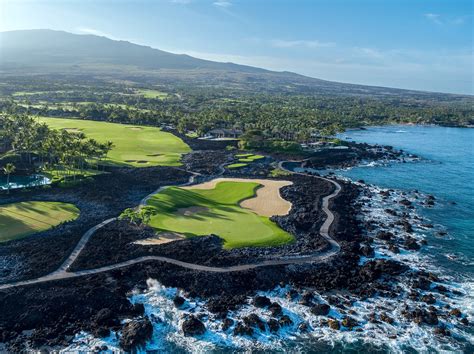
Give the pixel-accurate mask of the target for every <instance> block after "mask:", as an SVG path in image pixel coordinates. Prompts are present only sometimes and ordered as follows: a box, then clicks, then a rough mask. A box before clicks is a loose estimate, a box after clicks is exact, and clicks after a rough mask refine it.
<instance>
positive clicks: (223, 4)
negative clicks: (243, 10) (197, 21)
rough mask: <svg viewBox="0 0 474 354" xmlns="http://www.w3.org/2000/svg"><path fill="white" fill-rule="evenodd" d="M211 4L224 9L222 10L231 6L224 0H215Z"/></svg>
mask: <svg viewBox="0 0 474 354" xmlns="http://www.w3.org/2000/svg"><path fill="white" fill-rule="evenodd" d="M212 4H213V5H215V6H219V7H224V8H226V7H230V6H232V3H231V2H230V1H226V0H217V1H214V2H213V3H212Z"/></svg>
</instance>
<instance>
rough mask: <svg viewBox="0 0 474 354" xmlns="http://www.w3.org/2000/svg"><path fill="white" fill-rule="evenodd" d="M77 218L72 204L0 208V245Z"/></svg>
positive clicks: (3, 206) (25, 204)
mask: <svg viewBox="0 0 474 354" xmlns="http://www.w3.org/2000/svg"><path fill="white" fill-rule="evenodd" d="M78 216H79V209H78V208H77V207H75V206H74V205H73V204H68V203H60V202H37V201H29V202H21V203H13V204H6V205H1V206H0V243H1V242H5V241H10V240H14V239H17V238H21V237H25V236H28V235H30V234H33V233H36V232H40V231H44V230H48V229H50V228H52V227H54V226H57V225H59V224H60V223H62V222H66V221H71V220H74V219H76V218H77V217H78Z"/></svg>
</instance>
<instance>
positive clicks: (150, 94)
mask: <svg viewBox="0 0 474 354" xmlns="http://www.w3.org/2000/svg"><path fill="white" fill-rule="evenodd" d="M137 92H138V94H140V95H142V96H143V97H145V98H159V99H160V100H163V99H165V98H166V97H168V94H167V93H166V92H161V91H158V90H147V89H140V90H138V91H137Z"/></svg>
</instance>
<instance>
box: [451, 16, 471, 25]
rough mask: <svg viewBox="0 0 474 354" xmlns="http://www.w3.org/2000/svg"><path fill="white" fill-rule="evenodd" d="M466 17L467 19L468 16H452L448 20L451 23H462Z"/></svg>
mask: <svg viewBox="0 0 474 354" xmlns="http://www.w3.org/2000/svg"><path fill="white" fill-rule="evenodd" d="M468 19H469V16H460V17H456V18H453V19H452V20H451V21H450V22H451V23H452V24H453V25H463V24H465V23H466V21H467V20H468Z"/></svg>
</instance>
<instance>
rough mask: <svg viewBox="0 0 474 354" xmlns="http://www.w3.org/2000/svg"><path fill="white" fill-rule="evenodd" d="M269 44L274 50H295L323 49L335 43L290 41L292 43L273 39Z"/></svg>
mask: <svg viewBox="0 0 474 354" xmlns="http://www.w3.org/2000/svg"><path fill="white" fill-rule="evenodd" d="M270 44H271V46H272V47H276V48H297V47H303V48H311V49H314V48H324V47H334V46H335V43H331V42H326V43H324V42H320V41H316V40H311V41H308V40H301V39H300V40H292V41H287V40H283V39H274V40H272V41H270Z"/></svg>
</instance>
